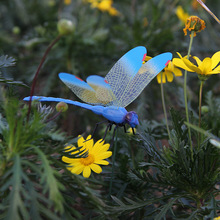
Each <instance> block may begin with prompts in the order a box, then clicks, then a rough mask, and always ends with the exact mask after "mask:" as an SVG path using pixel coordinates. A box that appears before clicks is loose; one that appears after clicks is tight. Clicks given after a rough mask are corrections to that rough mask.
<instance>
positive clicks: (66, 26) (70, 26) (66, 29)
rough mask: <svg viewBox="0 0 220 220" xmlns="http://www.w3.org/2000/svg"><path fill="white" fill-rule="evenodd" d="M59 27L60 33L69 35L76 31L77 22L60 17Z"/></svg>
mask: <svg viewBox="0 0 220 220" xmlns="http://www.w3.org/2000/svg"><path fill="white" fill-rule="evenodd" d="M57 29H58V32H59V34H61V35H68V34H71V33H73V32H74V30H75V24H74V23H73V22H72V21H70V20H67V19H60V20H59V21H58V23H57Z"/></svg>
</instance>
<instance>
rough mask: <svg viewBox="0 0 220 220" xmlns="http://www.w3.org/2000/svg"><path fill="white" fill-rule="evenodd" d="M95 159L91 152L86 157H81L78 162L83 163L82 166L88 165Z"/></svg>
mask: <svg viewBox="0 0 220 220" xmlns="http://www.w3.org/2000/svg"><path fill="white" fill-rule="evenodd" d="M94 161H95V159H94V156H93V155H92V154H89V156H88V157H85V158H81V159H80V163H81V164H83V165H84V166H89V165H90V164H92V163H94Z"/></svg>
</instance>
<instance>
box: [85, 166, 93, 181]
mask: <svg viewBox="0 0 220 220" xmlns="http://www.w3.org/2000/svg"><path fill="white" fill-rule="evenodd" d="M90 175H91V168H90V167H89V166H85V167H84V170H83V176H84V177H85V178H89V177H90Z"/></svg>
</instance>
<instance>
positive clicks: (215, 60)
mask: <svg viewBox="0 0 220 220" xmlns="http://www.w3.org/2000/svg"><path fill="white" fill-rule="evenodd" d="M178 55H179V56H180V58H174V59H173V63H174V65H176V66H177V67H180V68H182V69H185V70H187V71H189V72H195V73H197V74H198V77H199V79H200V80H202V81H203V80H206V79H207V78H208V77H209V76H210V75H213V74H218V73H220V65H218V64H219V62H220V51H218V52H216V53H215V54H214V55H213V56H212V57H211V58H209V57H206V58H205V59H204V60H203V61H201V60H200V59H199V58H198V57H196V56H194V57H193V59H194V60H195V61H196V63H197V65H195V64H194V63H192V62H191V61H189V60H188V59H187V58H186V57H182V56H181V55H180V54H179V53H178Z"/></svg>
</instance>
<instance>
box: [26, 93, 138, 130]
mask: <svg viewBox="0 0 220 220" xmlns="http://www.w3.org/2000/svg"><path fill="white" fill-rule="evenodd" d="M32 100H38V101H40V102H46V101H50V102H65V103H67V104H71V105H75V106H79V107H81V108H84V109H88V110H91V111H92V112H94V113H95V114H97V115H101V116H103V117H104V118H106V119H107V120H108V121H109V122H112V123H113V124H116V125H120V126H123V125H125V124H129V125H130V126H131V127H132V128H134V127H135V126H136V125H138V124H139V122H138V116H137V114H136V113H135V112H133V111H131V112H128V111H127V110H126V109H125V108H123V107H118V108H117V107H115V106H108V107H105V106H101V105H90V104H86V103H81V102H77V101H72V100H70V99H62V98H54V97H44V96H32ZM24 101H30V96H29V97H26V98H24Z"/></svg>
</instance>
